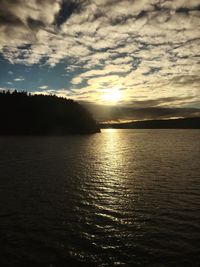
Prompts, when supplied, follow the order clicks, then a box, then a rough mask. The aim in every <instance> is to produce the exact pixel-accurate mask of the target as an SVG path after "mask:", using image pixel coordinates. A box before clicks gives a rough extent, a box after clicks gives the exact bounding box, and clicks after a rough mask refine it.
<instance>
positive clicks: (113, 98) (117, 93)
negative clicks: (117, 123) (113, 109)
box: [102, 87, 122, 103]
mask: <svg viewBox="0 0 200 267" xmlns="http://www.w3.org/2000/svg"><path fill="white" fill-rule="evenodd" d="M121 99H122V92H121V90H120V89H119V88H116V87H115V88H109V89H105V90H104V91H103V93H102V101H103V102H108V103H117V102H119V101H120V100H121Z"/></svg>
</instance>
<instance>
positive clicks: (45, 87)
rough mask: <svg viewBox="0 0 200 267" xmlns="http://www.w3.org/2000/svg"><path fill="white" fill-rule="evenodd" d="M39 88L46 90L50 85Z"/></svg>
mask: <svg viewBox="0 0 200 267" xmlns="http://www.w3.org/2000/svg"><path fill="white" fill-rule="evenodd" d="M39 88H40V89H42V90H46V89H47V88H48V85H42V86H40V87H39Z"/></svg>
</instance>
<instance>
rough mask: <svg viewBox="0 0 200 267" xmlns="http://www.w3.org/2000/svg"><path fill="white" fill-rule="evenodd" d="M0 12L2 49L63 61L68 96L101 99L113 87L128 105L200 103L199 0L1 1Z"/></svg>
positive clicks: (18, 56)
mask: <svg viewBox="0 0 200 267" xmlns="http://www.w3.org/2000/svg"><path fill="white" fill-rule="evenodd" d="M0 14H1V15H0V51H1V52H2V54H3V56H4V57H5V58H6V59H7V60H9V62H11V63H12V64H15V63H20V64H25V65H30V66H31V65H33V64H40V62H41V60H44V62H45V63H44V62H43V64H46V65H47V66H49V67H54V66H56V65H57V64H58V63H60V62H67V63H66V68H65V70H66V74H69V79H71V87H70V88H69V89H72V90H73V92H74V93H73V97H74V99H77V100H84V99H85V100H86V99H89V100H90V101H97V102H100V101H101V99H102V97H101V94H102V92H103V90H104V89H105V88H113V87H116V86H117V87H119V88H120V90H122V92H123V97H122V100H121V103H123V104H126V105H129V104H131V103H132V104H134V105H135V104H136V102H134V99H139V100H140V101H141V102H140V103H141V104H143V105H144V106H145V105H146V103H147V102H148V101H150V100H151V99H162V101H161V102H160V104H159V105H162V106H166V107H168V106H169V105H177V106H178V105H179V106H181V105H187V104H188V105H191V106H192V105H197V103H199V102H200V97H199V95H200V94H199V93H200V92H199V90H200V87H199V84H200V81H199V71H200V65H199V56H200V49H199V47H200V10H199V0H174V1H169V0H162V1H160V0H124V1H119V0H87V1H81V0H77V1H72V0H71V1H67V0H65V1H61V0H60V1H53V0H46V1H42V0H41V1H39V0H33V1H31V3H30V1H28V0H18V1H11V0H0ZM76 70H78V71H77V72H76ZM71 73H73V75H71ZM40 89H42V90H44V89H47V88H41V87H40ZM174 98H175V99H179V100H176V101H175V100H174V101H171V102H169V101H168V100H169V99H174ZM180 99H182V100H180ZM184 99H185V100H184Z"/></svg>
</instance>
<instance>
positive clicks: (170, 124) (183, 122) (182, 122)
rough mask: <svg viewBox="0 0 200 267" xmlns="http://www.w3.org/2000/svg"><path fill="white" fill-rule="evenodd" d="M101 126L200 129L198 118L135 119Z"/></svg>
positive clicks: (199, 119)
mask: <svg viewBox="0 0 200 267" xmlns="http://www.w3.org/2000/svg"><path fill="white" fill-rule="evenodd" d="M100 127H101V128H115V129H200V118H199V117H196V118H185V119H168V120H148V121H135V122H129V123H116V124H104V125H100Z"/></svg>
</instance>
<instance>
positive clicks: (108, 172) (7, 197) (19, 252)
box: [0, 130, 200, 267]
mask: <svg viewBox="0 0 200 267" xmlns="http://www.w3.org/2000/svg"><path fill="white" fill-rule="evenodd" d="M199 137H200V132H199V130H103V132H102V133H101V134H96V135H91V136H66V137H0V246H1V250H0V262H1V264H0V266H49V267H50V266H51V267H53V266H136V267H137V266H153V267H174V266H176V267H182V266H193V267H197V266H199V262H200V256H199V255H200V253H199V252H200V251H199V247H200V235H199V232H200V225H199V222H200V212H199V209H200V205H199V204H200V164H199V159H200V138H199ZM67 264H68V265H67Z"/></svg>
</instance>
